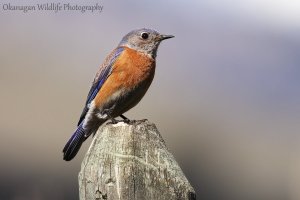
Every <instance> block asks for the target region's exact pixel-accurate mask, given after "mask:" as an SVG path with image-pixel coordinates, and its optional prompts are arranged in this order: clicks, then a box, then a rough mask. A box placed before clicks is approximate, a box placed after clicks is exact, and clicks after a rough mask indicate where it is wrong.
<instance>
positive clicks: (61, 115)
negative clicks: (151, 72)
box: [0, 0, 300, 200]
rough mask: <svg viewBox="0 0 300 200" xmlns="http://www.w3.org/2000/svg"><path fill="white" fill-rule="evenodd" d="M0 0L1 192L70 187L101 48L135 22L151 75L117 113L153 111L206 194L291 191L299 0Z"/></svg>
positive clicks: (240, 197) (12, 199)
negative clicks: (74, 144)
mask: <svg viewBox="0 0 300 200" xmlns="http://www.w3.org/2000/svg"><path fill="white" fill-rule="evenodd" d="M8 2H10V3H11V4H12V5H35V4H36V3H43V2H44V3H52V2H60V3H69V2H64V1H62V0H61V1H51V2H50V1H43V0H35V1H33V0H27V1H21V0H19V1H17V0H11V1H7V2H5V1H2V2H1V5H0V6H1V9H0V26H1V31H0V91H1V96H0V102H1V103H0V110H1V114H0V134H1V139H0V159H1V164H0V188H1V189H0V199H1V200H2V199H3V200H27V199H28V200H40V199H42V200H44V199H45V200H48V199H49V200H50V199H51V200H52V199H56V200H62V199H78V183H77V175H78V172H79V170H80V163H81V161H82V159H83V156H84V154H85V152H86V150H87V148H88V146H89V145H90V142H91V139H89V140H88V141H87V142H86V143H85V144H84V146H83V148H82V149H81V151H80V152H79V154H78V155H77V157H76V158H75V159H74V160H73V161H72V162H65V161H63V160H62V152H61V151H62V148H63V146H64V145H65V143H66V141H67V140H68V139H69V137H70V135H71V134H72V132H73V131H74V129H75V127H76V124H77V121H78V119H79V116H80V114H81V111H82V108H83V105H84V103H85V98H86V95H87V93H88V91H89V88H90V85H91V81H92V79H93V77H94V74H95V72H96V71H97V69H98V67H99V65H100V64H101V63H102V61H103V59H104V58H105V56H106V55H107V54H108V53H109V52H110V51H111V50H112V49H113V48H115V47H116V45H117V44H118V43H119V41H120V40H121V38H122V37H123V36H124V35H125V34H126V33H127V32H129V31H131V30H132V29H135V28H142V27H148V28H154V29H156V30H158V31H160V32H161V33H165V34H172V35H175V36H176V37H175V38H173V39H171V40H167V41H165V42H163V43H162V44H161V46H160V48H159V52H158V57H157V70H156V76H155V78H154V82H153V84H152V86H151V88H150V90H149V91H148V93H147V94H146V96H145V97H144V99H143V100H142V101H141V103H140V104H139V105H138V106H137V107H135V108H134V109H132V110H131V111H129V112H128V113H126V116H128V117H129V118H131V119H142V118H148V119H149V120H150V121H151V122H154V123H156V125H157V127H158V129H159V130H160V132H161V134H162V135H163V137H164V139H165V141H166V142H167V145H168V147H169V148H170V150H171V152H172V153H173V154H174V156H175V157H176V159H177V161H178V162H179V164H180V166H181V167H182V169H183V171H184V172H185V174H186V176H187V177H188V179H189V180H190V182H191V183H192V185H193V186H194V188H195V189H196V191H197V195H198V198H199V199H203V200H204V199H205V200H219V199H222V200H227V199H228V200H268V199H272V200H298V199H300V157H299V154H300V145H299V144H300V135H299V132H300V90H299V87H300V23H299V21H300V2H299V1H298V0H289V1H284V0H277V1H271V0H243V1H242V0H240V1H238V0H213V1H211V0H202V1H192V0H189V1H179V0H175V1H174V0H173V1H171V0H166V1H150V0H149V1H148V0H146V1H133V0H127V1H108V0H103V1H100V0H98V1H97V0H86V1H72V2H70V3H73V4H76V3H77V4H78V5H94V4H95V3H99V4H100V5H103V6H104V8H103V11H102V12H101V13H99V12H97V13H90V12H86V13H81V12H79V11H77V12H76V11H61V12H59V13H54V12H51V11H48V12H46V11H35V12H30V11H28V12H27V13H23V12H21V11H4V10H2V6H3V3H8Z"/></svg>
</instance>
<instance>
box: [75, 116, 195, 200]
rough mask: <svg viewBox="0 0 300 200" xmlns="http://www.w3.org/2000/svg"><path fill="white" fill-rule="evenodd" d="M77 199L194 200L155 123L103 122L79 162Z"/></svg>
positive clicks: (188, 185) (187, 183) (190, 189)
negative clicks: (78, 195) (78, 194)
mask: <svg viewBox="0 0 300 200" xmlns="http://www.w3.org/2000/svg"><path fill="white" fill-rule="evenodd" d="M79 193H80V200H100V199H107V200H173V199H174V200H175V199H176V200H195V199H196V194H195V191H194V189H193V187H192V186H191V185H190V183H189V182H188V180H187V179H186V177H185V175H184V174H183V172H182V170H181V169H180V167H179V165H178V164H177V162H176V161H175V159H174V157H173V155H172V154H171V153H170V152H169V151H168V149H167V147H166V144H165V142H164V140H163V138H162V137H161V135H160V133H159V131H158V130H157V128H156V126H155V124H153V123H150V122H148V121H146V120H141V121H135V122H133V123H130V124H126V123H124V122H119V123H117V124H105V125H104V126H102V127H101V128H100V129H99V130H98V132H97V134H96V135H95V137H94V139H93V142H92V144H91V146H90V148H89V150H88V152H87V153H86V155H85V157H84V160H83V162H82V164H81V171H80V173H79Z"/></svg>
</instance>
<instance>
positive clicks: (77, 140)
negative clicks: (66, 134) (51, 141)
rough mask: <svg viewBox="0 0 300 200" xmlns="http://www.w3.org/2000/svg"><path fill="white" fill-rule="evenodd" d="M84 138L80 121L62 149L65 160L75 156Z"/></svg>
mask: <svg viewBox="0 0 300 200" xmlns="http://www.w3.org/2000/svg"><path fill="white" fill-rule="evenodd" d="M86 138H87V137H86V136H85V130H84V129H83V127H82V123H81V124H80V125H79V126H78V127H77V129H76V131H75V133H74V134H73V135H72V137H71V138H70V139H69V141H68V142H67V144H66V145H65V147H64V149H63V153H64V160H65V161H70V160H72V159H73V158H74V157H75V156H76V154H77V152H78V151H79V149H80V147H81V145H82V143H83V142H84V141H85V140H86Z"/></svg>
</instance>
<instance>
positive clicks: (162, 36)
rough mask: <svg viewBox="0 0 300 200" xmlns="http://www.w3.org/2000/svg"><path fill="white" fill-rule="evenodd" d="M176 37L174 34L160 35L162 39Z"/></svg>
mask: <svg viewBox="0 0 300 200" xmlns="http://www.w3.org/2000/svg"><path fill="white" fill-rule="evenodd" d="M173 37H175V36H174V35H160V41H162V40H166V39H170V38H173Z"/></svg>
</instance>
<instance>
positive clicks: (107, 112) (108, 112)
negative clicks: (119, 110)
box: [103, 109, 120, 124]
mask: <svg viewBox="0 0 300 200" xmlns="http://www.w3.org/2000/svg"><path fill="white" fill-rule="evenodd" d="M111 110H112V109H105V110H103V114H104V115H106V116H107V117H108V119H110V120H111V123H112V124H117V123H118V122H120V121H118V120H116V119H115V118H113V117H112V116H111Z"/></svg>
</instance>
